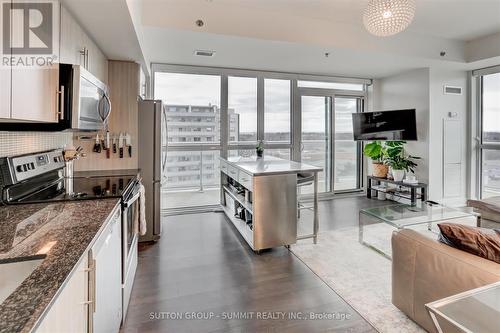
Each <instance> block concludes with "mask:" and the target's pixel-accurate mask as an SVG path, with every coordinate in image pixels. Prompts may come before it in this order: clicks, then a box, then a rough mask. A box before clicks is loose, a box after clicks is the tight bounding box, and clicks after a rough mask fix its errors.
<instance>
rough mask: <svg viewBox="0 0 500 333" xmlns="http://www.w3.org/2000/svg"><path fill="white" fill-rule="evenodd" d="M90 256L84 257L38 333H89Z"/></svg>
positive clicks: (39, 327)
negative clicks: (88, 268)
mask: <svg viewBox="0 0 500 333" xmlns="http://www.w3.org/2000/svg"><path fill="white" fill-rule="evenodd" d="M87 267H88V256H84V257H83V258H82V260H81V262H80V264H78V266H77V267H76V269H75V271H74V273H73V275H72V276H71V278H70V279H69V280H68V282H67V284H66V286H65V287H64V289H63V290H62V291H61V293H60V294H59V296H57V298H56V300H55V302H54V304H52V306H51V308H50V310H49V312H48V313H47V315H46V316H45V318H44V319H43V321H42V322H41V324H40V326H38V329H37V330H36V333H54V332H74V333H79V332H82V333H83V332H87V329H88V328H87V327H88V326H87V321H88V307H89V302H88V287H87V286H88V270H87Z"/></svg>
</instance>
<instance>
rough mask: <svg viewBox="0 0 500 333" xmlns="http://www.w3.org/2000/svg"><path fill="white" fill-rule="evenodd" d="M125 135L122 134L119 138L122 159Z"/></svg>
mask: <svg viewBox="0 0 500 333" xmlns="http://www.w3.org/2000/svg"><path fill="white" fill-rule="evenodd" d="M123 140H124V137H123V133H120V136H119V137H118V149H119V151H120V158H123Z"/></svg>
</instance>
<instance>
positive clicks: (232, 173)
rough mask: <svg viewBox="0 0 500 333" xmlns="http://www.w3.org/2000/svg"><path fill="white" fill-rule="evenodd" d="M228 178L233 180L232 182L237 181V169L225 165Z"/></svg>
mask: <svg viewBox="0 0 500 333" xmlns="http://www.w3.org/2000/svg"><path fill="white" fill-rule="evenodd" d="M226 174H227V175H228V176H229V177H231V178H233V179H234V180H236V181H237V180H238V169H237V168H235V167H234V166H232V165H230V164H228V165H227V173H226Z"/></svg>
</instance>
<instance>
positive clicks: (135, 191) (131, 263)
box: [122, 180, 141, 318]
mask: <svg viewBox="0 0 500 333" xmlns="http://www.w3.org/2000/svg"><path fill="white" fill-rule="evenodd" d="M140 185H141V183H140V181H139V180H134V182H133V183H132V184H131V186H129V187H128V189H127V191H126V192H125V193H124V194H123V196H122V301H123V317H122V318H125V317H126V314H127V308H128V304H129V302H130V294H131V292H132V285H133V282H134V277H135V272H136V270H137V259H138V258H137V255H138V254H137V243H138V240H139V235H138V230H137V228H138V226H139V222H140V221H139V214H140V212H139V205H140V201H139V200H140Z"/></svg>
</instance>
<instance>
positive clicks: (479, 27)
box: [144, 0, 500, 41]
mask: <svg viewBox="0 0 500 333" xmlns="http://www.w3.org/2000/svg"><path fill="white" fill-rule="evenodd" d="M144 2H146V3H153V4H155V6H158V4H159V3H170V4H171V5H174V4H179V3H183V4H186V3H188V4H189V5H190V6H192V11H193V12H197V10H196V9H195V6H199V4H200V3H202V4H207V3H208V5H210V6H221V7H224V8H226V9H227V8H229V7H233V8H238V9H239V10H240V11H241V13H242V14H244V15H247V13H248V11H247V10H248V9H252V10H255V13H258V12H259V11H260V12H268V13H269V12H273V13H275V14H277V15H280V16H281V15H292V16H297V17H307V18H312V19H321V20H327V21H332V22H341V23H348V24H355V25H361V24H362V15H363V10H364V8H365V7H366V4H367V3H368V0H237V1H235V0H199V1H197V0H194V1H192V0H145V1H144ZM416 3H417V9H418V10H417V12H416V15H415V19H414V22H413V23H412V25H411V27H410V28H409V31H412V32H416V33H421V34H426V35H429V36H436V37H443V38H450V39H457V40H464V41H469V40H471V39H475V38H478V37H481V36H485V35H489V34H492V33H495V32H498V31H500V1H498V0H416ZM202 12H203V9H201V10H200V11H199V12H198V13H199V14H202ZM254 19H255V20H256V21H258V17H254Z"/></svg>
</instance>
